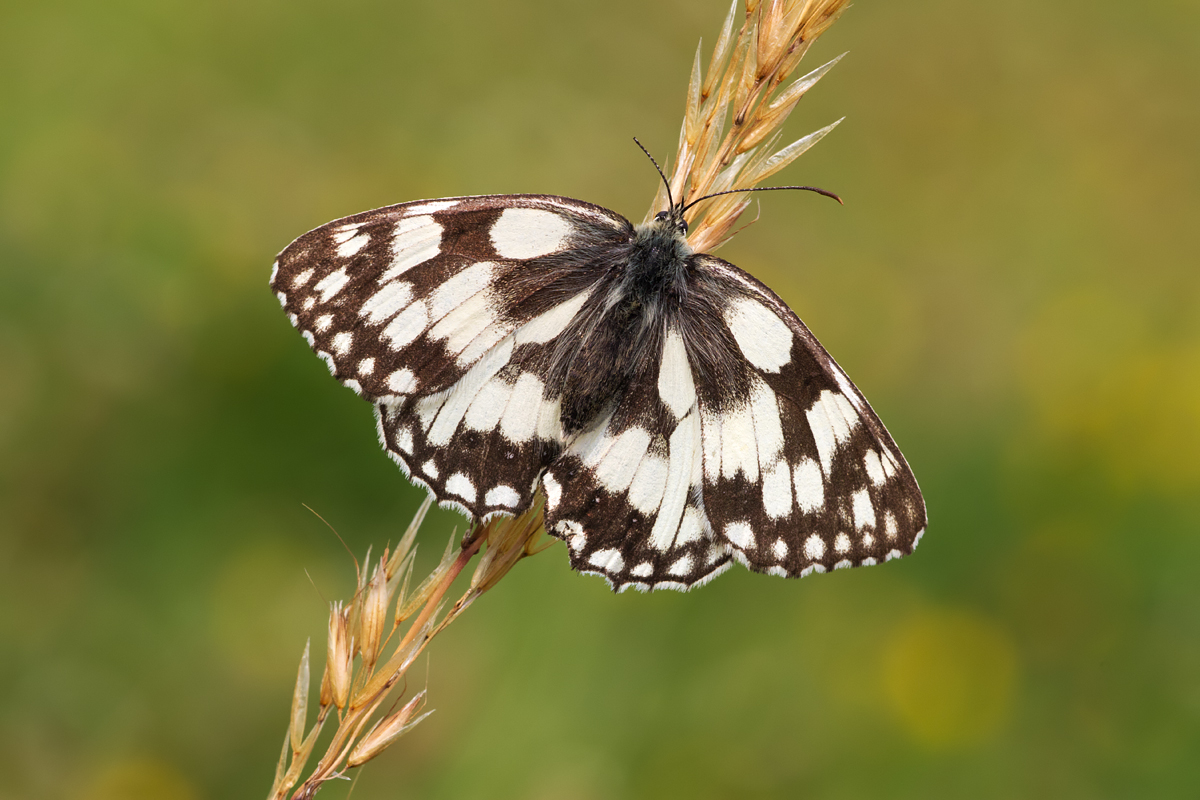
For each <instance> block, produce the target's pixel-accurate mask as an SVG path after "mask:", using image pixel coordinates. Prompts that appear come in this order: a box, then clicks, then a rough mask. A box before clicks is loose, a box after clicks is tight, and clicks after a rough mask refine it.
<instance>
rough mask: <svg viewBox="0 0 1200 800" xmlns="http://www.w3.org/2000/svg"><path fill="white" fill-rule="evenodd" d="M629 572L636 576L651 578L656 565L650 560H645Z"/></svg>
mask: <svg viewBox="0 0 1200 800" xmlns="http://www.w3.org/2000/svg"><path fill="white" fill-rule="evenodd" d="M629 574H630V575H632V576H633V577H635V578H649V577H650V576H651V575H653V574H654V565H653V564H651V563H650V562H649V561H643V562H642V563H640V564H638V565H637V566H636V567H634V568H633V569H631V570H629Z"/></svg>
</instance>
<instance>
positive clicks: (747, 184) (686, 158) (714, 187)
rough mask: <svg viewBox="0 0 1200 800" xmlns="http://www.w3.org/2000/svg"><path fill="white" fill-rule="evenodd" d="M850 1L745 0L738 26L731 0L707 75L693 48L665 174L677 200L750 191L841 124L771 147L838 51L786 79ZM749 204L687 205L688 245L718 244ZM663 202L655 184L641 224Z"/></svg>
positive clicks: (732, 199)
mask: <svg viewBox="0 0 1200 800" xmlns="http://www.w3.org/2000/svg"><path fill="white" fill-rule="evenodd" d="M847 4H848V0H766V1H765V2H760V1H759V0H748V2H746V3H745V11H744V13H743V14H742V24H741V28H740V29H739V30H738V31H737V33H734V32H733V26H734V23H735V21H736V19H737V16H738V14H737V10H738V4H737V0H734V3H733V5H732V6H731V7H730V10H729V15H728V16H727V17H726V20H725V24H724V25H723V26H722V29H721V34H720V36H719V37H718V38H717V44H716V46H715V47H714V48H713V54H712V58H711V59H710V60H709V64H708V69H707V70H704V71H703V74H701V73H702V71H701V69H700V63H699V53H700V51H699V50H697V60H696V62H695V63H694V65H693V68H692V75H691V80H690V81H689V82H688V92H687V98H686V105H685V108H684V118H683V125H682V129H681V131H680V134H679V148H678V150H677V152H676V154H675V160H674V162H673V166H672V170H671V174H670V176H669V178H668V182H669V183H670V186H671V193H672V194H673V196H674V197H675V199H676V201H681V202H683V203H684V204H685V205H686V204H687V203H690V202H692V201H694V200H697V199H699V198H701V197H705V196H707V195H710V194H714V193H716V192H726V191H741V190H745V189H752V188H754V187H755V186H757V185H758V184H759V183H761V182H762V181H764V180H766V179H767V178H769V177H771V176H772V175H774V174H775V173H776V172H778V171H779V170H781V169H783V168H784V167H785V166H787V165H788V164H790V163H791V162H792V161H793V160H795V159H796V158H797V157H798V156H799V155H800V154H801V153H803V152H804V151H805V150H807V149H808V148H809V147H811V146H812V145H813V144H815V143H816V142H817V141H818V140H819V139H820V138H821V137H822V136H824V135H825V134H826V133H828V132H829V131H830V130H832V129H833V127H834V126H835V125H837V123H836V122H835V123H833V125H830V126H827V127H825V128H822V129H821V130H819V131H817V132H815V133H812V134H809V135H808V136H805V137H802V138H801V139H798V140H797V141H795V142H792V143H791V144H789V145H787V146H785V147H783V148H780V149H778V150H776V149H775V148H776V147H777V146H778V141H779V139H778V131H779V129H780V128H781V127H782V126H783V124H784V122H785V121H786V120H787V118H788V115H789V114H791V113H792V111H793V110H794V109H795V108H796V105H797V103H799V102H800V99H801V98H802V97H803V96H804V94H805V92H807V91H808V90H809V89H811V88H812V87H813V85H815V84H816V82H817V81H818V80H820V79H821V77H822V76H824V75H825V73H826V72H828V71H829V70H830V69H831V68H832V67H833V65H834V64H836V63H837V62H838V60H840V58H841V56H839V57H838V58H835V59H833V60H832V61H830V62H829V63H828V64H825V65H824V66H822V67H819V68H817V69H815V70H813V71H812V72H809V73H808V74H806V75H804V76H803V77H801V78H799V79H797V80H795V81H791V82H790V83H789V82H788V79H789V77H790V76H791V74H792V73H793V72H794V71H795V69H796V67H797V65H798V64H799V63H800V59H801V58H803V57H804V54H805V53H806V52H807V51H808V48H809V47H810V46H811V45H812V43H813V42H814V41H816V39H817V38H818V37H819V36H820V35H821V34H822V33H824V32H825V31H826V30H828V28H829V26H830V25H832V24H833V22H834V21H835V20H836V19H837V18H838V16H840V15H841V13H842V11H844V10H845V8H846V6H847ZM749 205H750V201H749V200H748V199H747V198H746V197H745V196H744V195H725V196H722V197H716V198H712V199H710V200H705V201H703V202H701V203H698V204H697V205H695V206H693V207H692V208H690V209H688V210H687V212H686V213H685V218H686V219H687V222H688V225H689V229H690V233H689V235H688V244H690V245H691V246H692V248H693V249H695V250H696V251H698V252H711V251H713V250H715V249H717V248H718V247H720V246H721V245H722V244H724V243H725V242H726V241H728V240H729V239H730V238H731V237H732V236H733V234H734V233H735V231H734V226H735V224H736V223H737V220H738V217H740V216H741V214H742V212H743V211H745V210H746V208H747V207H748V206H749ZM666 207H667V192H666V188H665V187H660V189H659V191H658V194H657V195H656V196H655V198H654V203H653V204H652V205H651V207H650V211H649V212H648V213H647V214H646V218H645V221H646V222H649V221H650V220H651V219H653V218H654V215H655V214H657V213H658V212H660V211H663V210H665V209H666Z"/></svg>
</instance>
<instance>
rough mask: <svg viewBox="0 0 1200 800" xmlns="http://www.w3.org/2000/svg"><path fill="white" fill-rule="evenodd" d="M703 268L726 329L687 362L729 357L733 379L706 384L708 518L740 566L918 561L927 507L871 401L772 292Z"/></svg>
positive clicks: (817, 567) (697, 347)
mask: <svg viewBox="0 0 1200 800" xmlns="http://www.w3.org/2000/svg"><path fill="white" fill-rule="evenodd" d="M696 267H697V269H698V270H700V271H701V273H702V275H703V280H701V281H698V289H699V291H698V292H697V294H698V295H700V298H701V299H700V300H698V301H697V302H701V301H702V300H703V298H704V297H705V295H707V298H708V302H710V303H711V304H712V306H713V307H714V309H715V310H717V311H718V312H719V315H720V318H721V320H722V321H723V323H724V325H723V327H722V328H721V329H719V330H717V331H709V332H708V334H709V335H708V336H707V338H706V341H705V342H703V343H700V342H697V341H695V339H694V338H693V339H692V340H690V341H689V354H690V355H693V356H694V360H698V361H700V362H703V359H704V353H708V354H709V359H710V360H711V359H712V358H713V356H712V355H711V353H713V352H716V353H718V354H721V353H724V354H728V356H729V363H727V364H724V365H723V366H722V369H723V370H724V371H726V372H731V373H733V377H727V378H725V379H724V380H723V381H722V382H720V383H714V382H712V381H703V382H698V385H700V386H702V390H701V392H700V399H699V405H700V419H701V423H702V428H703V433H702V438H703V475H704V480H703V487H704V498H705V508H706V510H707V512H708V516H709V522H710V523H711V525H712V528H713V530H714V531H715V532H716V534H717V535H718V536H719V537H720V538H722V539H724V541H726V542H727V543H728V544H729V546H730V548H731V550H732V554H733V557H734V558H735V559H737V560H738V561H741V562H742V563H744V564H746V565H747V566H748V567H750V568H751V569H754V570H756V571H759V572H766V573H769V574H774V575H783V576H788V577H797V576H803V575H806V574H808V573H810V572H825V571H827V570H830V569H837V568H841V567H856V566H866V565H870V564H876V563H879V562H882V561H887V560H890V559H893V558H898V557H900V556H904V555H907V554H909V553H911V552H912V550H913V548H914V547H916V545H917V542H918V541H919V540H920V538H921V536H922V534H923V533H924V531H925V526H926V510H925V502H924V499H923V498H922V496H921V491H920V489H919V488H918V486H917V482H916V479H915V478H914V476H913V474H912V471H911V470H910V469H909V466H908V463H907V462H906V461H905V459H904V456H903V455H902V454H901V453H900V450H899V448H898V447H897V446H896V444H895V442H894V441H893V440H892V437H891V436H890V435H889V434H888V432H887V429H886V428H884V426H883V423H882V422H880V420H879V417H878V416H876V414H875V412H874V411H873V410H872V409H871V406H870V405H869V404H868V403H867V401H866V399H865V398H864V397H863V395H862V393H861V392H859V390H858V388H857V387H855V386H854V384H853V383H851V382H850V379H849V378H848V377H847V376H846V373H845V372H844V371H843V370H842V368H841V367H840V366H838V364H837V363H836V362H835V361H834V360H833V358H832V357H830V355H829V353H828V352H826V350H825V348H824V347H822V346H821V344H820V343H819V342H818V341H817V340H816V338H815V337H814V336H813V335H812V333H810V332H809V330H808V328H807V327H805V325H804V323H802V322H801V321H800V319H799V318H798V317H797V316H796V315H795V313H793V312H792V311H791V309H789V308H788V307H787V305H786V304H785V303H784V302H783V301H782V300H780V299H779V297H777V296H776V295H775V294H774V293H773V292H772V291H771V290H770V289H768V288H767V287H766V286H764V285H763V284H761V283H760V282H758V281H757V280H755V279H754V278H752V277H751V276H749V275H747V274H746V273H745V272H743V271H742V270H740V269H738V268H737V267H735V266H733V265H732V264H729V263H728V262H725V261H722V260H721V259H717V258H713V257H711V256H697V257H696ZM717 358H722V359H723V358H725V356H723V355H718V356H717ZM739 373H740V374H739Z"/></svg>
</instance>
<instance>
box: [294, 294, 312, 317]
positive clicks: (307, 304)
mask: <svg viewBox="0 0 1200 800" xmlns="http://www.w3.org/2000/svg"><path fill="white" fill-rule="evenodd" d="M316 304H317V298H315V297H313V296H311V295H310V296H308V297H306V298H304V302H303V303H301V304H300V308H302V309H304V310H305V311H309V310H311V309H312V307H313V306H315V305H316ZM289 316H290V315H289Z"/></svg>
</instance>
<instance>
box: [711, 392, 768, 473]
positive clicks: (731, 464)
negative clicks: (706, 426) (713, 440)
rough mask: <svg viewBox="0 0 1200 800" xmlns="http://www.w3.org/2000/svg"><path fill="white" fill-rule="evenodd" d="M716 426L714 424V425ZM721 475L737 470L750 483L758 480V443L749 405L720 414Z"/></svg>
mask: <svg viewBox="0 0 1200 800" xmlns="http://www.w3.org/2000/svg"><path fill="white" fill-rule="evenodd" d="M714 427H716V426H714ZM720 431H721V477H722V478H734V477H736V476H737V474H738V473H739V472H741V473H743V474H744V475H745V476H746V480H748V481H750V482H751V483H757V482H758V445H757V442H756V441H755V438H754V415H753V412H752V411H751V407H750V406H749V405H746V406H742V407H741V408H739V409H736V410H733V411H728V412H726V413H724V414H722V415H721V419H720Z"/></svg>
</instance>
